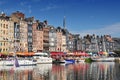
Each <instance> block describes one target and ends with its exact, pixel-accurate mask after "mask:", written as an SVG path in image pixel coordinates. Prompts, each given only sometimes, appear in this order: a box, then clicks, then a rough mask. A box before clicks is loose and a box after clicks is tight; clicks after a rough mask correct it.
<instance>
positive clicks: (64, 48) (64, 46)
mask: <svg viewBox="0 0 120 80" xmlns="http://www.w3.org/2000/svg"><path fill="white" fill-rule="evenodd" d="M66 48H67V45H66V36H65V35H62V48H61V51H64V52H66Z"/></svg>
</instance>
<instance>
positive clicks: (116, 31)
mask: <svg viewBox="0 0 120 80" xmlns="http://www.w3.org/2000/svg"><path fill="white" fill-rule="evenodd" d="M78 33H79V34H80V35H81V36H84V35H87V34H96V35H106V34H108V35H111V36H113V37H120V23H116V24H112V25H108V26H105V27H102V28H98V29H89V30H84V31H80V32H78Z"/></svg>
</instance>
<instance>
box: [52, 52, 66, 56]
mask: <svg viewBox="0 0 120 80" xmlns="http://www.w3.org/2000/svg"><path fill="white" fill-rule="evenodd" d="M50 54H51V56H57V55H65V54H64V52H50Z"/></svg>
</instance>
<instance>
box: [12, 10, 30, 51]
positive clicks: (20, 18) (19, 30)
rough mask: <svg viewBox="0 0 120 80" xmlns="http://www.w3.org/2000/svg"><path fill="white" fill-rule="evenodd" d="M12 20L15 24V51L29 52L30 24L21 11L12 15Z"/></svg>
mask: <svg viewBox="0 0 120 80" xmlns="http://www.w3.org/2000/svg"><path fill="white" fill-rule="evenodd" d="M11 20H12V21H13V22H14V30H15V31H14V34H15V35H14V40H15V43H14V44H15V50H16V51H17V52H27V51H28V41H27V39H28V24H27V22H26V21H25V15H24V14H23V13H21V12H19V11H17V12H14V13H12V15H11Z"/></svg>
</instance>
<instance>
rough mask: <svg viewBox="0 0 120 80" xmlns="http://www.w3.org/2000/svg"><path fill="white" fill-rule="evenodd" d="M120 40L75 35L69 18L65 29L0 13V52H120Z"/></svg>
mask: <svg viewBox="0 0 120 80" xmlns="http://www.w3.org/2000/svg"><path fill="white" fill-rule="evenodd" d="M115 43H118V39H117V40H116V39H114V40H113V39H112V37H111V36H110V35H103V36H98V35H95V34H93V35H86V36H84V37H81V36H80V35H79V34H72V33H70V32H69V31H68V30H67V29H66V22H65V17H64V19H63V28H62V27H54V26H52V25H49V24H48V21H47V20H45V21H43V22H41V21H39V20H35V19H34V17H29V18H26V17H25V14H23V13H22V12H19V11H17V12H14V13H12V14H11V15H10V16H6V15H5V14H4V13H1V14H0V52H1V53H5V54H7V53H13V52H14V51H17V52H33V51H34V52H38V51H57V52H61V51H62V52H74V51H80V50H82V51H92V52H98V51H107V52H110V51H113V50H116V49H119V46H116V45H115Z"/></svg>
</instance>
